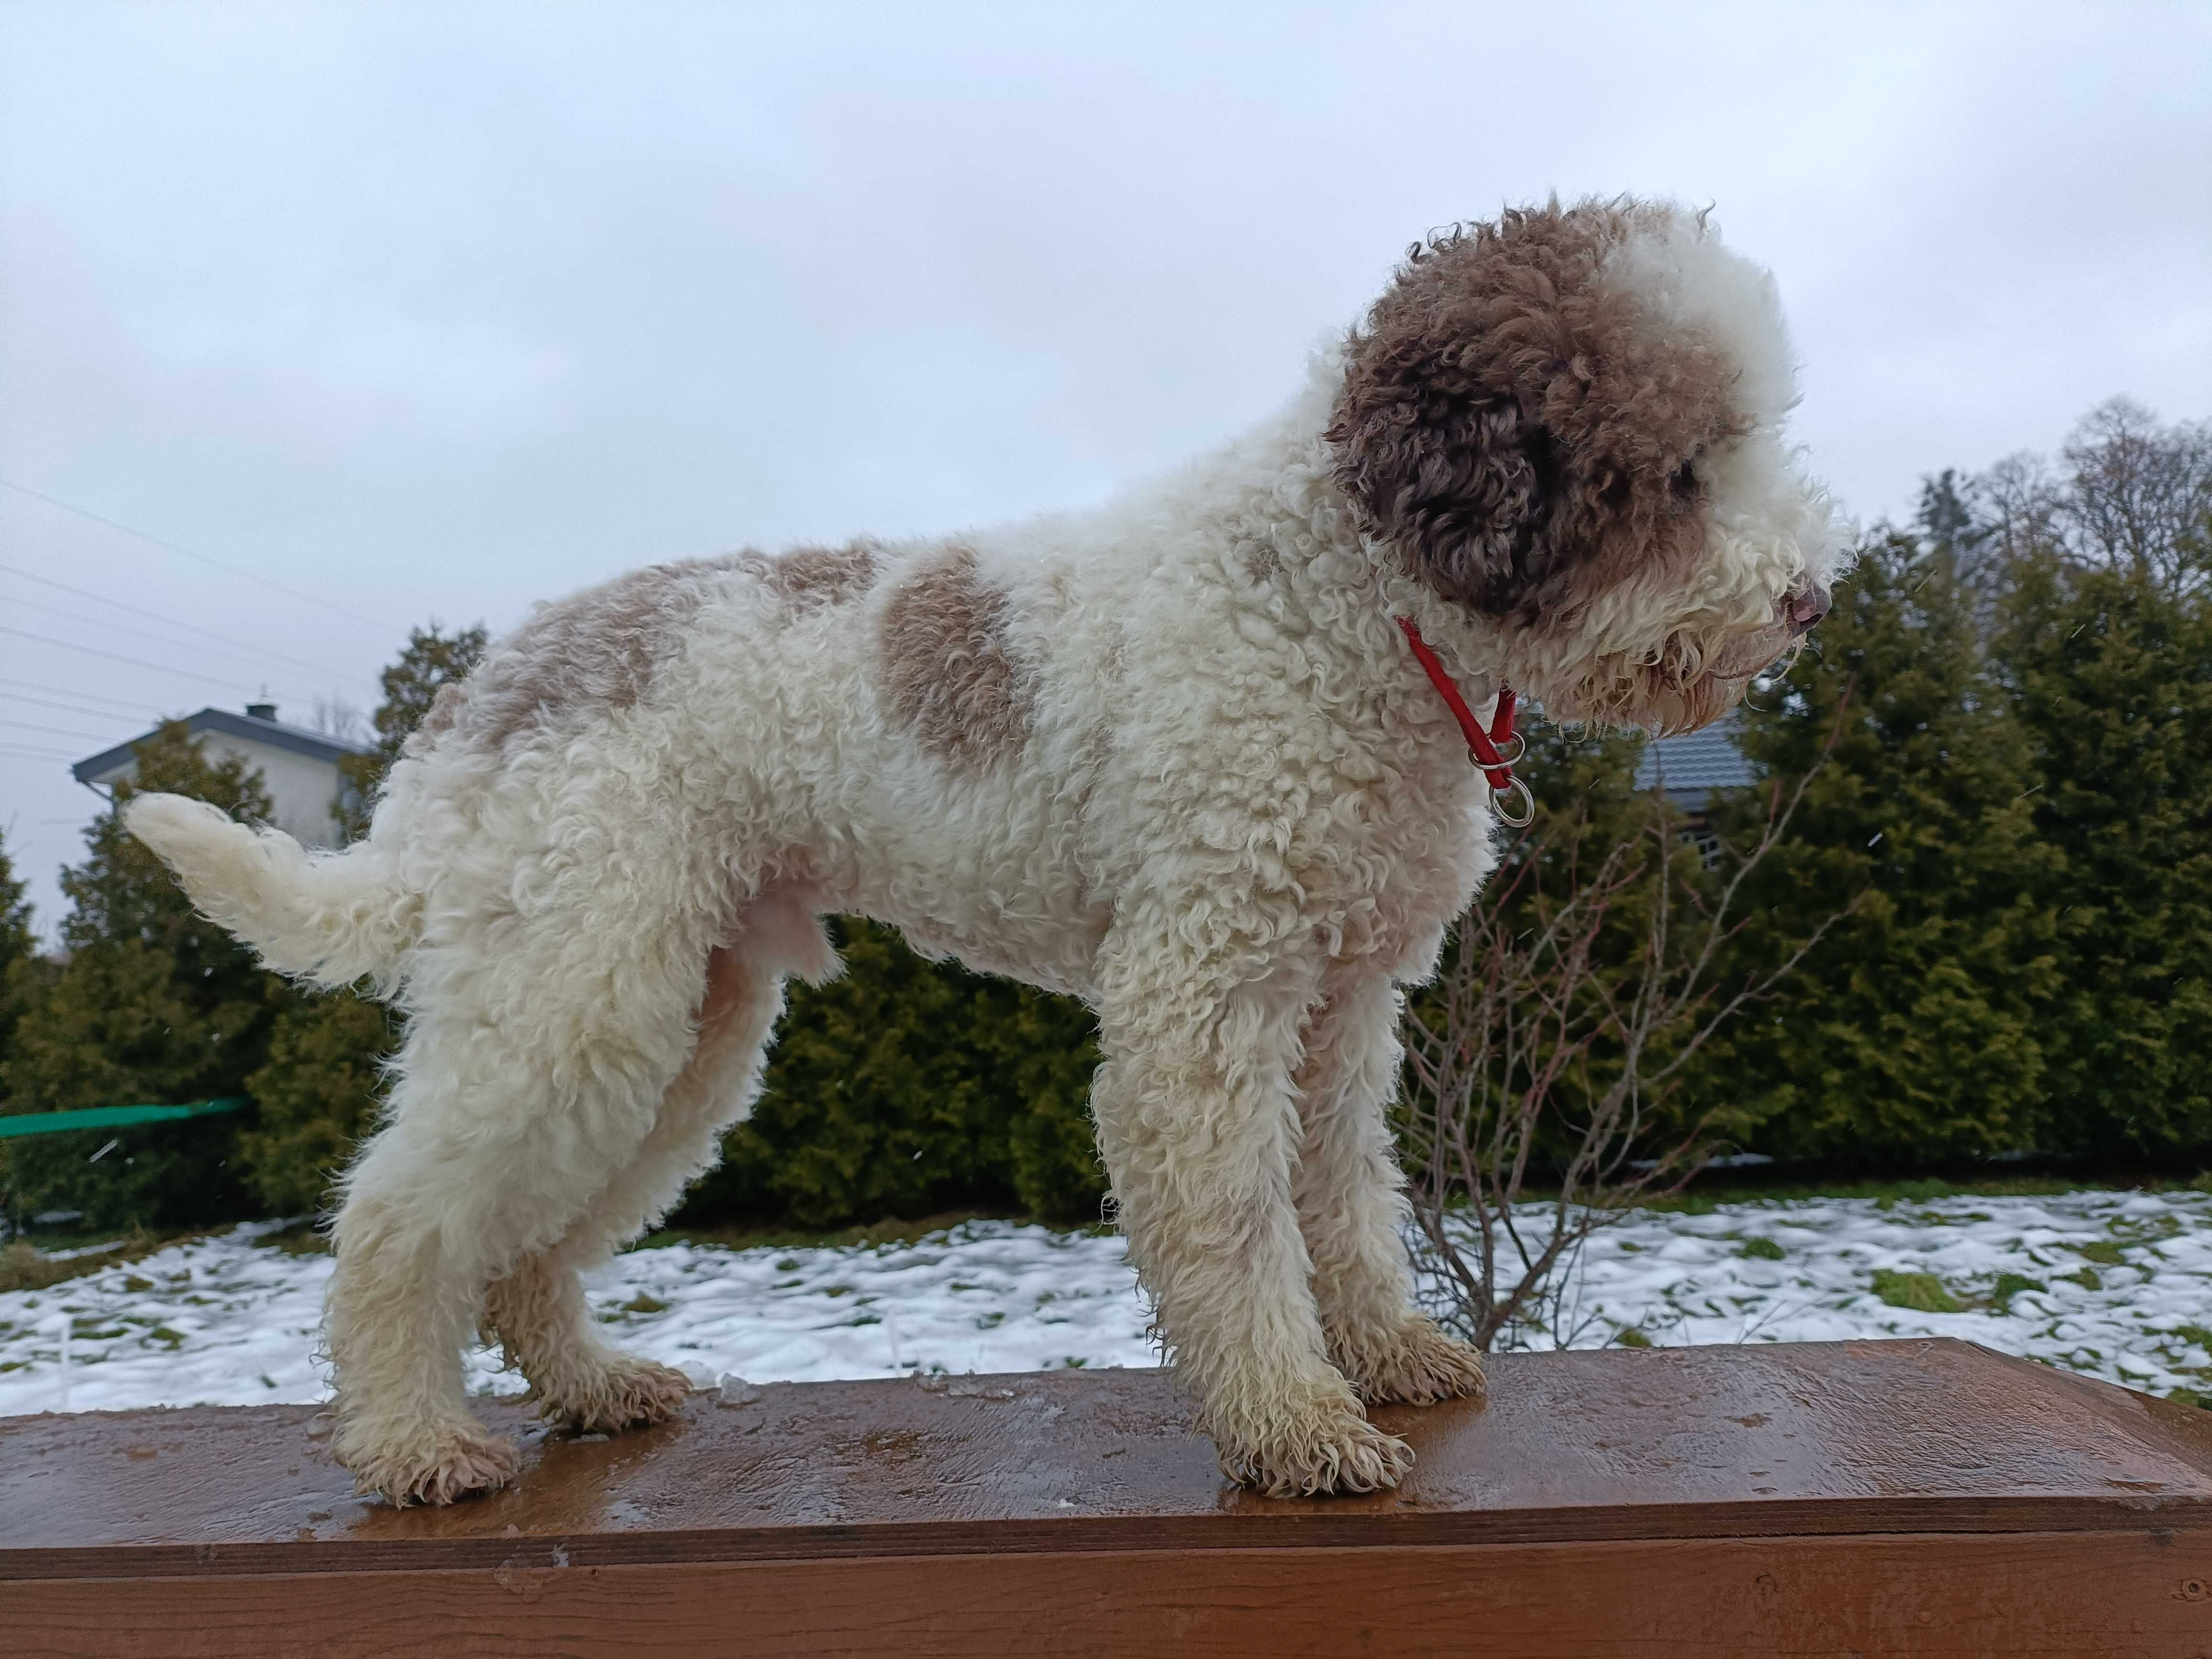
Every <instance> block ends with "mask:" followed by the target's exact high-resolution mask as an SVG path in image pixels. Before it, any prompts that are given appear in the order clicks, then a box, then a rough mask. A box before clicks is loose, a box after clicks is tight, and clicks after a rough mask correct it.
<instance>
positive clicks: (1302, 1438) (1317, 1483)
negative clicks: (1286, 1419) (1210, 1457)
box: [1215, 1405, 1413, 1498]
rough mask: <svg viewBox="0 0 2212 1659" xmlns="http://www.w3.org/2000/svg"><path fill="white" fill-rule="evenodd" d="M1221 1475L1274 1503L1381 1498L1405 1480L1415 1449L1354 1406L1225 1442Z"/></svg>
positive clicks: (1220, 1441) (1219, 1439)
mask: <svg viewBox="0 0 2212 1659" xmlns="http://www.w3.org/2000/svg"><path fill="white" fill-rule="evenodd" d="M1215 1443H1216V1444H1217V1445H1218V1447H1219V1449H1220V1453H1221V1472H1222V1473H1223V1474H1226V1475H1227V1476H1228V1477H1229V1478H1230V1479H1231V1480H1235V1481H1237V1482H1238V1483H1240V1484H1241V1485H1243V1486H1256V1487H1257V1488H1259V1490H1260V1491H1261V1492H1264V1493H1265V1494H1267V1496H1268V1497H1270V1498H1325V1497H1328V1495H1330V1494H1331V1493H1336V1492H1382V1491H1384V1490H1385V1489H1387V1488H1389V1487H1391V1486H1396V1485H1397V1484H1398V1483H1399V1481H1401V1480H1403V1479H1405V1476H1406V1471H1407V1470H1408V1469H1410V1468H1413V1448H1412V1447H1411V1446H1408V1445H1407V1443H1405V1442H1404V1441H1402V1440H1401V1439H1399V1438H1398V1437H1396V1436H1395V1435H1389V1434H1385V1433H1383V1431H1382V1430H1380V1429H1378V1428H1376V1426H1375V1425H1373V1424H1372V1423H1370V1422H1369V1421H1368V1420H1367V1419H1365V1418H1364V1417H1363V1416H1361V1415H1360V1413H1359V1410H1358V1407H1356V1406H1349V1405H1346V1406H1343V1407H1338V1408H1336V1409H1334V1410H1331V1411H1328V1412H1326V1413H1319V1414H1317V1415H1316V1416H1315V1417H1313V1418H1312V1419H1307V1420H1304V1421H1302V1422H1300V1423H1298V1424H1297V1425H1294V1426H1292V1427H1291V1428H1290V1429H1288V1430H1286V1431H1282V1432H1279V1433H1276V1434H1273V1435H1270V1436H1267V1437H1265V1438H1264V1439H1262V1440H1261V1441H1259V1442H1257V1443H1237V1442H1233V1441H1226V1440H1224V1439H1223V1438H1222V1437H1220V1436H1219V1435H1218V1433H1217V1435H1216V1437H1215Z"/></svg>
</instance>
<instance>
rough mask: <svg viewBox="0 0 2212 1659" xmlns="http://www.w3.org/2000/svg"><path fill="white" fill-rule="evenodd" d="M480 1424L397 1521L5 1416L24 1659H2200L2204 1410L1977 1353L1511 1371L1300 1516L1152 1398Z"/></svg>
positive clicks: (768, 1407)
mask: <svg viewBox="0 0 2212 1659" xmlns="http://www.w3.org/2000/svg"><path fill="white" fill-rule="evenodd" d="M489 1415H491V1416H492V1417H493V1418H495V1419H496V1420H498V1421H500V1422H501V1424H502V1425H503V1426H507V1427H509V1428H512V1429H518V1430H521V1431H524V1432H525V1433H526V1436H527V1437H528V1445H527V1449H526V1457H525V1466H524V1469H523V1473H522V1475H521V1478H520V1480H519V1481H518V1483H517V1484H516V1486H514V1487H513V1489H512V1490H510V1491H508V1492H502V1493H500V1494H497V1495H495V1496H494V1497H491V1498H485V1499H482V1500H478V1501H474V1502H471V1503H467V1504H459V1505H456V1506H454V1507H453V1508H451V1509H447V1510H422V1509H416V1510H393V1509H392V1508H391V1507H390V1506H389V1505H387V1504H384V1503H382V1502H381V1501H379V1500H371V1499H365V1498H360V1497H358V1496H356V1494H354V1492H352V1490H351V1483H350V1480H349V1478H348V1477H347V1475H346V1474H345V1472H344V1471H343V1470H342V1469H339V1468H337V1467H336V1466H335V1465H333V1464H332V1462H331V1460H330V1458H329V1456H328V1454H327V1431H328V1419H327V1416H326V1415H325V1414H323V1413H319V1412H318V1411H316V1410H315V1409H314V1408H313V1407H261V1408H252V1409H237V1410H216V1409H191V1410H185V1411H173V1412H126V1413H85V1414H82V1415H78V1416H72V1417H57V1416H52V1415H47V1416H40V1417H30V1418H15V1419H0V1649H4V1650H6V1651H7V1652H9V1654H10V1655H13V1654H15V1653H19V1652H20V1653H23V1654H33V1653H48V1652H50V1653H55V1654H80V1653H98V1654H103V1655H105V1654H112V1655H117V1656H125V1655H131V1654H137V1653H147V1654H152V1653H163V1654H178V1655H186V1654H197V1653H208V1654H225V1655H239V1656H246V1655H258V1654H263V1653H270V1654H278V1653H330V1654H348V1655H350V1654H367V1653H402V1652H414V1651H418V1650H422V1649H423V1648H424V1647H425V1646H426V1645H428V1644H431V1643H433V1642H434V1641H435V1642H445V1641H447V1640H450V1641H452V1642H453V1643H455V1644H458V1648H457V1650H465V1651H470V1652H484V1653H504V1652H515V1653H528V1654H532V1655H533V1656H534V1655H539V1654H554V1653H572V1652H573V1653H576V1654H595V1653H603V1652H613V1651H616V1650H618V1649H619V1650H624V1651H628V1650H633V1649H635V1647H637V1646H639V1645H645V1646H650V1647H652V1648H653V1649H654V1650H658V1651H667V1652H671V1653H694V1652H696V1653H702V1654H703V1653H710V1652H711V1653H726V1654H751V1653H762V1654H767V1653H790V1654H814V1653H823V1654H828V1653H855V1654H865V1653H878V1652H881V1653H886V1654H888V1653H890V1652H893V1651H896V1652H898V1653H899V1654H901V1655H902V1656H916V1655H930V1654H937V1653H945V1654H954V1653H959V1654H971V1653H972V1654H982V1653H996V1652H1007V1653H1012V1652H1015V1651H1024V1652H1026V1653H1030V1654H1035V1653H1040V1652H1045V1653H1053V1654H1061V1653H1068V1654H1078V1653H1083V1654H1088V1653H1097V1654H1102V1655H1104V1654H1113V1655H1120V1654H1146V1655H1156V1654H1161V1653H1168V1652H1173V1653H1175V1654H1176V1655H1178V1656H1182V1655H1184V1654H1194V1653H1195V1654H1206V1653H1222V1654H1229V1653H1268V1654H1294V1653H1304V1652H1328V1653H1333V1654H1341V1653H1363V1652H1377V1653H1382V1652H1388V1653H1393V1654H1408V1653H1427V1652H1438V1653H1441V1652H1447V1651H1449V1652H1496V1653H1501V1654H1503V1653H1528V1654H1539V1655H1541V1654H1553V1653H1561V1654H1564V1653H1577V1654H1605V1653H1612V1652H1616V1651H1618V1652H1628V1651H1637V1652H1660V1653H1663V1652H1667V1651H1674V1652H1679V1653H1682V1654H1685V1655H1700V1656H1702V1655H1706V1654H1731V1653H1738V1652H1741V1653H1746V1654H1749V1653H1754V1652H1756V1653H1764V1654H1780V1653H1790V1654H1795V1653H1806V1654H1813V1653H1823V1654H1825V1653H1838V1654H1840V1653H1847V1652H1851V1651H1858V1652H1862V1653H1869V1654H1872V1653H1929V1654H1936V1653H1941V1654H1954V1653H1981V1652H1988V1653H2000V1652H2002V1653H2006V1654H2042V1653H2051V1654H2057V1653H2082V1654H2092V1653H2093V1654H2098V1655H2108V1654H2111V1655H2117V1654H2131V1653H2137V1652H2140V1653H2143V1654H2153V1653H2156V1654H2166V1653H2172V1654H2175V1655H2187V1656H2190V1659H2212V1627H2208V1626H2207V1625H2206V1623H2205V1620H2206V1619H2207V1617H2208V1611H2212V1601H2208V1599H2207V1596H2206V1595H2205V1585H2206V1583H2208V1582H2212V1555H2208V1549H2212V1413H2205V1412H2202V1411H2198V1410H2196V1409H2193V1408H2191V1407H2183V1406H2179V1405H2175V1404H2172V1402H2169V1401H2159V1400H2152V1399H2148V1398H2146V1397H2145V1396H2143V1395H2136V1394H2132V1393H2130V1392H2128V1391H2127V1390H2124V1389H2115V1388H2112V1387H2109V1386H2107V1385H2105V1384H2102V1383H2089V1382H2086V1381H2084V1380H2082V1379H2081V1378H2078V1377H2074V1376H2068V1375H2066V1374H2063V1373H2061V1372H2057V1371H2054V1370H2049V1369H2047V1368H2045V1367H2042V1366H2038V1365H2032V1364H2025V1363H2023V1362H2021V1361H2018V1360H2013V1359H2008V1358H2003V1357H2002V1356H1999V1355H1996V1354H1992V1353H1990V1352H1987V1351H1985V1350H1982V1349H1979V1348H1976V1347H1974V1346H1971V1345H1968V1344H1964V1343H1958V1342H1947V1341H1902V1342H1875V1343H1839V1344H1820V1345H1808V1346H1762V1347H1731V1348H1709V1349H1679V1350H1662V1351H1636V1350H1621V1349H1616V1350H1608V1351H1605V1352H1594V1353H1571V1354H1544V1355H1507V1356H1504V1357H1501V1358H1500V1359H1499V1360H1498V1364H1497V1365H1496V1367H1495V1369H1494V1374H1493V1391H1492V1398H1491V1400H1490V1401H1487V1402H1460V1403H1457V1404H1454V1405H1450V1406H1444V1407H1436V1408H1434V1409H1432V1410H1429V1411H1413V1410H1393V1411H1385V1412H1380V1413H1377V1416H1378V1418H1379V1419H1381V1420H1383V1422H1384V1423H1386V1424H1387V1425H1389V1426H1390V1427H1391V1428H1393V1429H1395V1430H1396V1431H1398V1432H1401V1433H1402V1434H1404V1435H1406V1436H1407V1438H1408V1439H1409V1440H1410V1441H1411V1442H1412V1443H1413V1447H1414V1449H1415V1450H1416V1452H1417V1453H1418V1454H1419V1459H1420V1461H1419V1464H1418V1465H1417V1466H1416V1468H1415V1469H1414V1471H1413V1474H1412V1476H1411V1477H1410V1478H1409V1480H1407V1484H1406V1486H1405V1487H1404V1488H1403V1489H1402V1490H1401V1491H1399V1492H1388V1493H1377V1494H1375V1495H1372V1496H1370V1497H1365V1498H1335V1499H1322V1500H1310V1501H1297V1502H1289V1503H1285V1502H1277V1501H1271V1500H1268V1499H1265V1498H1257V1497H1255V1496H1253V1495H1252V1494H1251V1493H1249V1492H1243V1491H1241V1490H1239V1489H1237V1488H1235V1487H1232V1486H1229V1485H1228V1484H1227V1483H1226V1482H1225V1481H1224V1480H1223V1479H1222V1478H1221V1476H1220V1474H1219V1472H1218V1469H1217V1468H1215V1465H1214V1462H1213V1457H1212V1448H1211V1447H1210V1446H1209V1445H1208V1444H1207V1443H1206V1441H1205V1440H1204V1439H1202V1438H1201V1437H1198V1436H1196V1435H1195V1434H1194V1433H1193V1431H1192V1430H1191V1427H1190V1420H1189V1414H1188V1410H1187V1408H1186V1407H1185V1405H1184V1403H1183V1402H1182V1401H1180V1400H1179V1399H1178V1398H1177V1396H1176V1393H1175V1391H1174V1389H1173V1386H1172V1381H1171V1379H1170V1377H1168V1376H1165V1375H1164V1374H1162V1373H1159V1372H1153V1371H1141V1370H1139V1371H1109V1372H1096V1373H1093V1372H1059V1373H1050V1374H1045V1375H1039V1376H1012V1377H975V1378H957V1379H945V1378H939V1379H933V1380H925V1381H921V1382H917V1381H914V1380H911V1379H908V1380H888V1381H884V1382H880V1383H836V1384H794V1385H786V1386H781V1387H772V1388H767V1389H757V1390H750V1391H746V1392H745V1393H744V1395H741V1396H740V1397H738V1398H737V1399H734V1400H732V1401H720V1400H718V1399H717V1398H716V1397H715V1396H714V1395H703V1396H701V1397H699V1398H697V1399H695V1400H694V1401H691V1402H690V1406H689V1407H688V1409H687V1410H686V1411H685V1413H684V1414H683V1415H682V1416H681V1417H680V1418H678V1419H677V1420H675V1421H673V1422H671V1423H669V1424H666V1425H662V1426H661V1427H660V1428H659V1429H655V1430H653V1431H647V1432H644V1433H641V1434H635V1435H627V1436H618V1437H614V1438H612V1439H608V1438H605V1437H581V1438H572V1437H556V1436H548V1435H546V1434H545V1433H544V1431H543V1430H542V1429H539V1428H537V1427H535V1426H532V1425H526V1422H525V1421H524V1419H523V1418H522V1416H521V1414H520V1410H519V1408H518V1407H516V1406H514V1405H513V1403H511V1402H509V1403H505V1404H495V1405H494V1406H493V1407H491V1409H490V1411H489Z"/></svg>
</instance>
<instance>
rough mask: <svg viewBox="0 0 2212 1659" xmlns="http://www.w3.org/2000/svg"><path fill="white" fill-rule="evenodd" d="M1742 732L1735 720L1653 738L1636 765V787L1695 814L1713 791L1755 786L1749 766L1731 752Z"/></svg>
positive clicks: (1735, 750)
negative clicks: (1661, 791) (1662, 794)
mask: <svg viewBox="0 0 2212 1659" xmlns="http://www.w3.org/2000/svg"><path fill="white" fill-rule="evenodd" d="M1739 729H1740V727H1739V724H1738V722H1737V720H1736V717H1735V714H1725V715H1723V717H1722V718H1721V719H1719V720H1715V721H1714V722H1713V723H1712V724H1711V726H1705V728H1703V729H1702V730H1700V731H1696V732H1681V733H1680V734H1678V735H1676V736H1674V737H1671V738H1652V740H1651V741H1650V742H1649V743H1647V744H1644V753H1643V755H1642V757H1640V758H1638V761H1637V763H1636V787H1638V789H1650V788H1653V787H1664V788H1665V790H1666V792H1667V799H1669V800H1671V801H1673V802H1674V804H1675V805H1677V806H1681V807H1686V808H1691V809H1695V808H1698V807H1701V806H1703V805H1705V803H1706V801H1707V800H1709V799H1711V796H1712V793H1713V792H1714V791H1715V790H1717V789H1722V790H1726V789H1747V788H1749V787H1751V786H1752V785H1753V783H1756V782H1757V781H1758V779H1757V777H1756V776H1755V775H1753V772H1752V769H1751V763H1750V762H1749V761H1747V760H1746V759H1745V758H1744V757H1743V750H1741V749H1738V748H1737V747H1736V746H1735V734H1736V732H1737V731H1738V730H1739Z"/></svg>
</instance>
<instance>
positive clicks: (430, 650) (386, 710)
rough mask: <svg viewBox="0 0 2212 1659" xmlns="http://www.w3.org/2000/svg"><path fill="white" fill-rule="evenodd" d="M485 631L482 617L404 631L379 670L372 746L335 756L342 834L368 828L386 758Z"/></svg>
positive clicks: (477, 658) (456, 675)
mask: <svg viewBox="0 0 2212 1659" xmlns="http://www.w3.org/2000/svg"><path fill="white" fill-rule="evenodd" d="M488 637H489V636H488V635H486V633H485V631H484V625H483V623H477V624H476V626H474V627H473V628H464V629H458V630H456V631H455V632H454V633H453V634H452V635H447V634H446V633H445V632H444V631H443V630H442V629H440V627H439V626H438V624H437V623H435V622H434V623H431V624H430V625H429V626H428V628H417V629H412V630H411V631H410V633H409V634H408V635H407V644H406V646H405V647H404V648H403V649H402V650H401V651H400V653H399V658H398V661H396V662H394V663H393V664H392V665H391V666H390V667H389V668H386V670H385V671H384V673H383V676H382V680H383V685H384V701H383V702H380V703H379V704H378V705H377V709H376V714H375V718H374V721H373V724H374V726H375V730H376V746H375V747H374V749H372V750H369V752H368V753H367V754H365V755H348V756H346V757H343V759H341V760H340V761H339V762H338V772H339V774H340V775H342V776H343V778H344V780H345V783H346V794H345V798H344V799H343V801H342V802H341V803H340V805H339V811H338V819H339V822H340V823H342V824H343V826H344V829H345V833H346V839H347V840H349V841H357V840H359V839H360V838H361V837H362V836H365V835H367V834H368V821H369V816H370V813H371V812H372V811H373V810H374V807H375V805H376V795H377V792H378V791H379V790H380V789H381V788H382V787H384V778H385V775H386V773H388V772H390V771H391V770H392V763H393V762H394V761H396V760H398V758H399V750H400V749H401V747H402V745H404V744H405V743H406V741H407V739H408V738H409V737H410V735H411V734H412V733H413V732H414V731H415V728H416V726H420V725H422V720H423V717H424V716H425V715H427V714H429V712H430V705H431V703H432V702H435V701H436V699H437V696H438V691H439V689H440V688H441V686H445V685H447V684H452V683H453V682H455V681H458V680H464V679H466V678H468V676H469V671H470V670H471V669H473V668H474V667H475V666H476V665H477V663H479V662H481V661H482V660H483V653H484V647H485V645H486V643H487V641H488Z"/></svg>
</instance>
